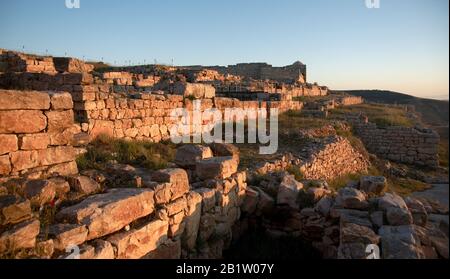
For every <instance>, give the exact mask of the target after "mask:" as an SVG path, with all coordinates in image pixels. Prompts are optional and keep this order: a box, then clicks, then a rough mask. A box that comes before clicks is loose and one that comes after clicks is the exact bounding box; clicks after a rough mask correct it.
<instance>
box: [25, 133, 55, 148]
mask: <svg viewBox="0 0 450 279" xmlns="http://www.w3.org/2000/svg"><path fill="white" fill-rule="evenodd" d="M49 144H50V138H49V136H48V134H47V133H42V134H31V135H25V136H23V137H22V144H21V145H20V149H21V150H39V149H46V148H47V147H48V146H49Z"/></svg>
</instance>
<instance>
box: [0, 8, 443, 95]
mask: <svg viewBox="0 0 450 279" xmlns="http://www.w3.org/2000/svg"><path fill="white" fill-rule="evenodd" d="M80 2H81V8H80V9H71V10H70V9H67V8H66V6H65V0H0V48H7V49H21V48H22V46H25V51H28V52H39V53H45V51H46V50H47V49H48V52H49V53H50V54H52V55H64V54H65V52H67V53H68V55H69V56H75V57H79V58H83V56H84V57H85V58H86V59H97V60H100V59H101V58H102V57H103V58H104V60H105V61H106V62H110V63H114V61H116V63H117V64H119V63H121V64H123V63H124V61H128V60H131V61H133V63H139V62H143V61H144V59H145V60H146V62H153V61H154V59H157V61H158V62H162V63H171V60H172V59H174V63H175V64H177V65H189V64H203V65H217V64H218V65H228V64H234V63H238V62H263V61H264V62H268V63H270V64H273V65H276V66H280V65H286V64H291V63H293V62H294V61H296V60H300V61H302V62H304V63H305V64H307V65H308V71H309V81H311V82H313V81H317V82H319V83H321V84H324V85H328V86H330V87H331V88H334V89H361V88H363V89H375V88H379V89H390V90H396V91H401V92H405V93H409V94H413V95H419V96H427V97H435V96H438V95H447V97H448V92H449V89H448V88H449V86H448V74H449V64H448V59H449V54H448V53H449V35H448V33H449V25H448V20H449V14H448V8H449V7H448V5H449V1H448V0H380V3H381V7H380V9H367V8H366V5H365V0H310V1H300V0H276V1H275V0H272V1H266V0H240V1H237V0H227V1H215V0H190V1H187V0H164V1H162V0H158V1H156V0H127V1H124V0H80Z"/></svg>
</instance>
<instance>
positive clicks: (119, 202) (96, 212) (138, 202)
mask: <svg viewBox="0 0 450 279" xmlns="http://www.w3.org/2000/svg"><path fill="white" fill-rule="evenodd" d="M153 210H154V204H153V191H151V190H146V189H112V190H109V191H108V192H107V193H106V194H100V195H95V196H91V197H89V198H87V199H85V200H84V201H82V202H81V203H79V204H77V205H74V206H71V207H67V208H64V209H62V210H61V211H60V212H59V213H58V214H57V216H56V217H57V219H58V220H61V221H64V220H66V221H69V222H71V223H79V224H85V225H86V226H87V228H88V230H89V234H88V237H87V239H88V240H91V239H95V238H99V237H102V236H105V235H108V234H111V233H113V232H116V231H119V230H121V229H122V228H124V227H125V226H127V225H128V224H130V223H131V222H133V221H135V220H137V219H139V218H142V217H144V216H147V215H149V214H151V213H152V212H153Z"/></svg>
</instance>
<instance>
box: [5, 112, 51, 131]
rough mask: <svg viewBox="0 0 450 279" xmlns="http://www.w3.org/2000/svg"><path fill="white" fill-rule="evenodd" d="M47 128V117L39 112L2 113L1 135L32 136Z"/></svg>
mask: <svg viewBox="0 0 450 279" xmlns="http://www.w3.org/2000/svg"><path fill="white" fill-rule="evenodd" d="M46 127H47V117H45V115H44V114H43V113H42V112H41V111H38V110H9V111H0V133H1V134H32V133H38V132H40V131H43V130H44V129H45V128H46Z"/></svg>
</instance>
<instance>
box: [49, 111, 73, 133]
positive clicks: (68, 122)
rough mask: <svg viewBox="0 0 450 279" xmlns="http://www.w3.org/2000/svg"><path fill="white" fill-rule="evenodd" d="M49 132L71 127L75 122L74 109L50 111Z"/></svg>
mask: <svg viewBox="0 0 450 279" xmlns="http://www.w3.org/2000/svg"><path fill="white" fill-rule="evenodd" d="M45 115H46V116H47V119H48V132H50V133H51V132H61V131H64V130H65V129H67V128H70V127H71V126H72V125H73V123H74V116H73V110H63V111H48V112H46V113H45Z"/></svg>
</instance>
